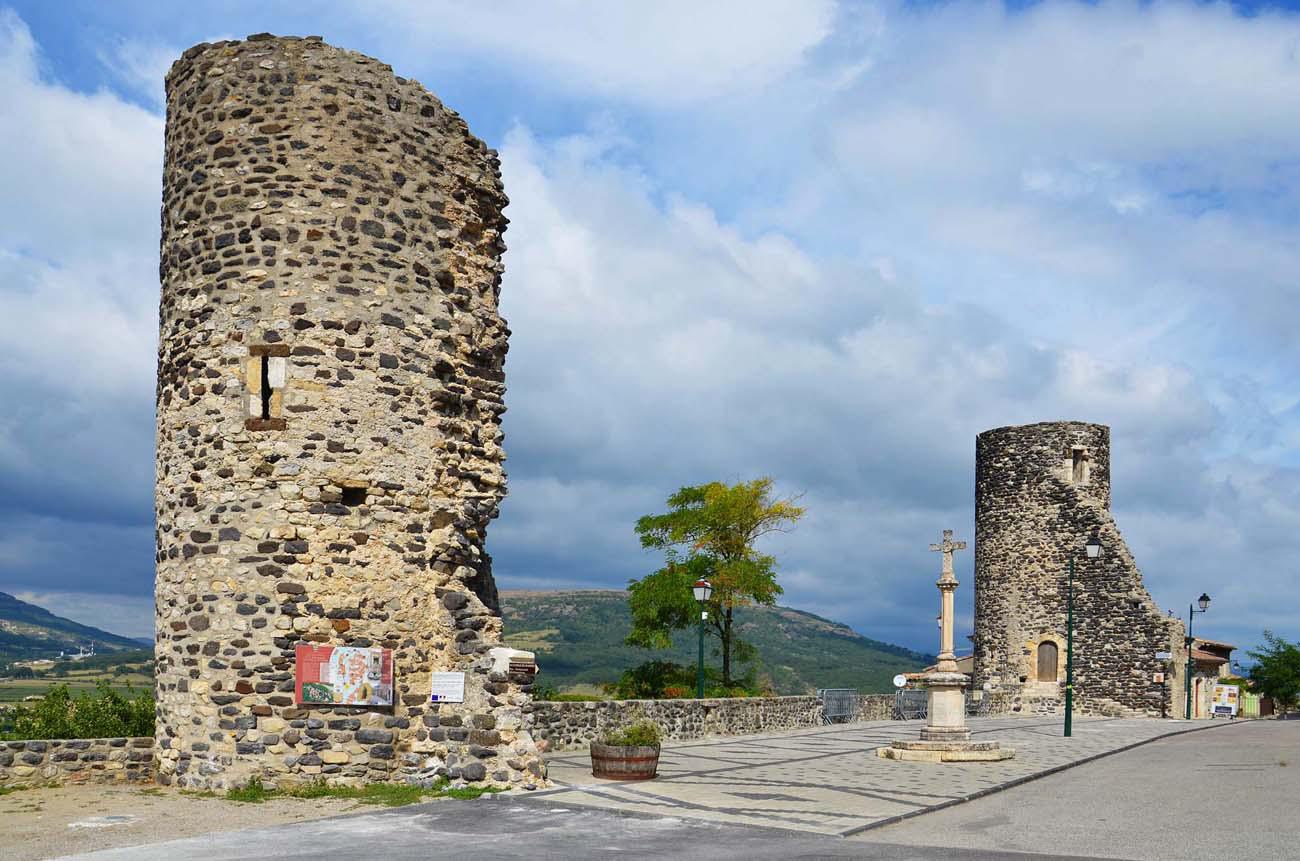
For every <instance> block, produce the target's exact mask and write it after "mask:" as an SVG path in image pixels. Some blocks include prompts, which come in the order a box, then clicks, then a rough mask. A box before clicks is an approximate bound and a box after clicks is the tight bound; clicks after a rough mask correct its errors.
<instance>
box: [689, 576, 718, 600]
mask: <svg viewBox="0 0 1300 861" xmlns="http://www.w3.org/2000/svg"><path fill="white" fill-rule="evenodd" d="M691 591H692V592H694V593H695V600H696V601H699V602H700V603H703V602H705V601H707V600H709V596H710V595H712V594H713V584H711V583H709V581H708V580H696V581H695V585H694V586H692V587H691Z"/></svg>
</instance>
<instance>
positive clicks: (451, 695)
mask: <svg viewBox="0 0 1300 861" xmlns="http://www.w3.org/2000/svg"><path fill="white" fill-rule="evenodd" d="M429 702H431V703H463V702H465V674H464V673H434V674H433V680H432V683H431V684H430V693H429Z"/></svg>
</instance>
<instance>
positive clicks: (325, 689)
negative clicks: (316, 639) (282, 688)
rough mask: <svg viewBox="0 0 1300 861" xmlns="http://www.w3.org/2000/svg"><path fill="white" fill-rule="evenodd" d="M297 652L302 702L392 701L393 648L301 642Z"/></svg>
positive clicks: (362, 703) (352, 703)
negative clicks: (366, 647) (314, 644)
mask: <svg viewBox="0 0 1300 861" xmlns="http://www.w3.org/2000/svg"><path fill="white" fill-rule="evenodd" d="M294 654H295V657H296V667H295V680H296V683H297V684H296V687H297V695H298V696H297V699H298V702H299V703H321V704H330V705H344V706H391V705H392V704H393V652H392V650H391V649H358V648H353V647H350V646H309V645H299V646H298V647H297V648H296V649H295V650H294Z"/></svg>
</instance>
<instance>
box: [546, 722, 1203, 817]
mask: <svg viewBox="0 0 1300 861" xmlns="http://www.w3.org/2000/svg"><path fill="white" fill-rule="evenodd" d="M970 723H971V730H972V738H973V739H974V740H976V741H979V740H997V741H1000V742H1002V743H1003V744H1004V745H1006V746H1010V747H1014V748H1016V751H1017V753H1016V758H1015V759H1011V760H1006V761H1003V762H994V763H946V764H942V765H941V764H934V763H919V762H893V761H890V760H886V759H881V758H878V757H877V756H876V753H875V749H876V748H877V747H880V746H881V745H887V744H889V742H890V741H892V740H893V739H896V738H911V737H915V735H916V733H917V732H918V731H919V730H920V727H921V724H920V722H916V721H911V722H906V723H902V722H898V721H878V722H871V723H860V724H845V725H843V726H832V727H822V728H820V729H805V730H792V731H789V732H782V733H773V734H768V735H761V736H748V737H745V738H733V739H724V740H717V741H703V742H696V743H690V744H679V745H673V746H671V747H665V748H664V749H663V752H662V754H661V756H660V762H659V777H658V778H656V779H654V780H651V781H644V782H638V783H635V784H632V783H619V782H617V781H603V780H597V779H596V778H594V777H592V776H591V763H590V759H589V758H588V756H587V754H586V752H583V753H573V754H567V755H565V756H560V757H553V758H551V759H550V760H549V761H548V765H549V776H550V778H551V781H552V782H553V783H554V784H555V785H556V788H555V789H552V790H549V791H546V792H543V793H539V795H538V797H540V798H543V799H545V800H546V801H548V802H551V803H559V804H564V805H583V806H592V807H601V808H606V809H613V810H620V811H625V812H633V813H646V814H656V815H674V816H686V817H694V818H702V819H709V820H712V821H715V822H722V823H727V824H733V825H759V826H766V827H769V828H785V829H792V830H797V831H810V832H816V833H819V834H835V835H841V836H846V835H849V834H854V833H857V832H859V831H862V830H865V829H867V828H871V827H875V826H877V825H880V824H884V823H886V822H890V821H894V820H896V819H897V818H899V817H905V816H911V815H915V814H917V813H921V812H923V811H926V810H931V809H935V808H938V807H942V806H945V805H948V804H951V803H954V802H957V801H960V800H963V799H967V798H970V797H971V796H975V795H978V794H982V793H985V792H988V791H992V790H994V789H996V788H999V787H1005V786H1006V785H1008V784H1012V783H1016V782H1019V781H1021V780H1024V779H1026V778H1030V777H1032V776H1034V775H1040V774H1043V773H1046V772H1050V771H1052V770H1055V769H1057V768H1060V767H1063V766H1067V765H1069V764H1071V763H1077V762H1081V761H1084V760H1087V759H1090V758H1092V757H1095V756H1098V755H1103V754H1106V753H1111V752H1114V751H1117V750H1121V749H1123V748H1126V747H1129V746H1131V745H1134V744H1139V743H1142V742H1146V741H1150V740H1152V739H1156V738H1160V737H1162V736H1167V735H1171V734H1176V733H1179V732H1185V731H1188V730H1196V729H1204V728H1207V727H1208V726H1212V725H1211V724H1206V723H1190V724H1189V723H1184V722H1180V721H1161V720H1149V719H1135V718H1116V719H1105V718H1082V717H1081V718H1076V721H1075V724H1074V736H1073V737H1072V738H1069V739H1066V738H1064V737H1062V735H1061V721H1060V719H1059V718H1052V719H1041V718H1040V719H1033V718H1022V717H1003V718H992V719H975V720H972V721H971V722H970ZM1221 725H1222V724H1221Z"/></svg>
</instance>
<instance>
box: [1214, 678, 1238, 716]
mask: <svg viewBox="0 0 1300 861" xmlns="http://www.w3.org/2000/svg"><path fill="white" fill-rule="evenodd" d="M1238 694H1239V690H1238V688H1237V686H1236V685H1215V686H1214V710H1213V714H1214V716H1215V717H1220V716H1223V717H1236V716H1237V706H1238V703H1239V701H1240V700H1239V696H1238Z"/></svg>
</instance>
